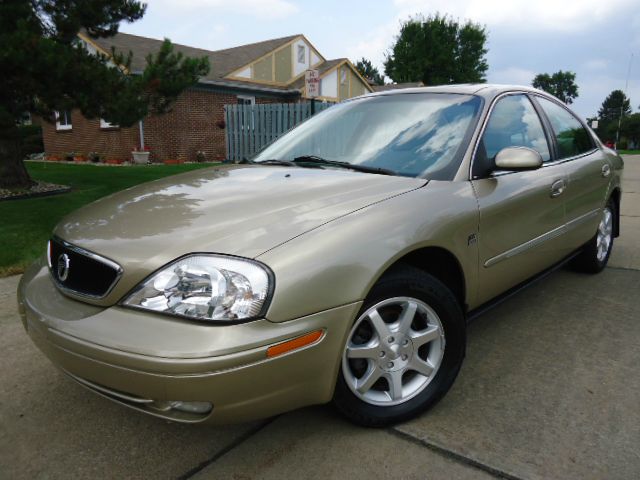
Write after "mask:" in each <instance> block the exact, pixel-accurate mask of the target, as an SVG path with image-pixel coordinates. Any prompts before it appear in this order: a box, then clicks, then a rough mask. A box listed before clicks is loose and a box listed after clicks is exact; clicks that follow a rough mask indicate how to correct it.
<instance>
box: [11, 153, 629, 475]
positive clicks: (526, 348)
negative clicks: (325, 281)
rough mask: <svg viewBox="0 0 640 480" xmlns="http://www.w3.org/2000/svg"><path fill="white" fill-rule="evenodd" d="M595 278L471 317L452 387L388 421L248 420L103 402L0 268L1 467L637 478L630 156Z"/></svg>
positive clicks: (530, 292) (333, 416)
mask: <svg viewBox="0 0 640 480" xmlns="http://www.w3.org/2000/svg"><path fill="white" fill-rule="evenodd" d="M625 167H626V168H625V176H624V184H623V188H624V193H623V200H622V209H621V213H622V217H621V218H622V222H621V226H622V236H621V237H620V238H619V239H617V240H616V242H615V243H614V251H613V254H612V257H611V259H610V263H609V267H608V268H607V269H605V271H604V272H602V273H601V274H599V275H595V276H591V275H582V274H578V273H574V272H572V271H570V270H567V269H562V270H559V271H557V272H555V273H554V274H552V275H550V276H549V277H547V278H546V279H544V280H542V281H540V282H538V283H536V284H535V285H533V286H531V287H529V288H528V289H526V290H525V291H523V292H521V293H519V294H518V295H516V296H515V297H512V298H511V299H509V300H507V301H506V302H504V303H503V304H501V305H500V306H498V307H497V308H495V309H493V310H492V311H490V312H488V313H486V314H485V315H483V316H482V317H480V318H479V319H477V320H476V321H475V322H474V323H473V324H472V325H471V326H470V327H469V335H468V349H467V358H466V360H465V363H464V365H463V367H462V370H461V372H460V376H459V377H458V379H457V381H456V383H455V384H454V386H453V388H452V390H451V391H450V392H449V393H448V394H447V396H446V397H445V398H444V399H443V401H441V402H440V403H439V404H438V405H437V406H436V407H435V408H433V409H432V410H431V411H429V412H427V413H425V414H424V415H422V416H420V417H419V418H416V419H414V420H412V421H410V422H407V423H405V424H402V425H398V426H395V427H393V428H388V429H382V430H372V429H364V428H360V427H356V426H353V425H351V424H350V423H348V422H346V421H345V420H344V419H343V418H342V417H341V416H340V415H339V414H338V413H336V412H335V411H334V410H333V409H332V408H331V407H330V406H317V407H310V408H305V409H301V410H298V411H295V412H291V413H288V414H285V415H281V416H279V417H276V418H272V419H268V420H264V421H260V422H254V423H250V424H243V425H231V426H226V427H210V426H202V425H200V426H198V425H195V426H194V425H181V424H175V423H171V422H167V421H164V420H160V419H157V418H153V417H148V416H146V415H143V414H140V413H137V412H134V411H131V410H129V409H127V408H124V407H121V406H119V405H116V404H113V403H111V402H109V401H108V400H105V399H103V398H102V397H99V396H97V395H95V394H93V393H91V392H89V391H86V390H85V389H83V388H82V387H80V386H78V385H76V384H75V383H73V382H72V381H70V380H69V379H67V378H66V377H64V375H62V374H61V373H59V372H58V371H57V370H56V369H55V368H54V367H53V366H52V365H51V364H50V363H49V361H48V360H46V359H45V358H44V356H43V355H42V354H41V353H40V352H39V351H38V350H37V349H36V348H35V347H34V346H33V345H32V344H31V341H30V340H29V339H28V338H27V336H26V334H25V333H24V331H23V328H22V325H21V323H20V320H19V318H18V314H17V309H16V306H15V289H16V286H17V283H18V277H8V278H0V365H1V366H0V478H1V479H5V478H6V479H9V478H11V479H21V478H29V479H31V478H42V479H63V478H64V479H70V478H88V477H91V478H96V479H100V478H141V479H142V478H154V479H155V478H174V479H175V478H182V479H187V478H196V479H218V478H233V479H253V478H256V479H257V478H261V479H262V478H265V479H278V480H280V479H282V478H289V477H303V478H309V479H314V478H318V479H320V478H322V479H324V478H350V479H351V480H354V479H359V478H428V479H441V478H442V479H458V478H459V479H476V478H479V479H483V478H512V479H543V478H562V479H630V478H639V477H640V448H639V447H638V446H639V445H640V409H639V408H638V406H639V405H640V375H638V371H640V304H639V303H638V298H637V297H636V295H637V294H638V292H640V156H636V157H627V158H626V164H625Z"/></svg>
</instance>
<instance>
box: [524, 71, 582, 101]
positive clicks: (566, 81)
mask: <svg viewBox="0 0 640 480" xmlns="http://www.w3.org/2000/svg"><path fill="white" fill-rule="evenodd" d="M532 85H533V86H534V87H535V88H539V89H540V90H544V91H545V92H547V93H550V94H551V95H554V96H555V97H556V98H558V99H560V100H562V101H563V102H564V103H566V104H567V105H569V104H571V103H573V100H574V99H576V98H578V85H576V74H575V73H573V72H563V71H562V70H558V71H557V72H556V73H554V74H552V75H549V74H548V73H539V74H538V75H536V76H535V78H534V79H533V82H532Z"/></svg>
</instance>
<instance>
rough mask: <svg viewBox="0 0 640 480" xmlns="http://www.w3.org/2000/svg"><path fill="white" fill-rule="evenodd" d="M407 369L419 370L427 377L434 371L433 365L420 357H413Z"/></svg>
mask: <svg viewBox="0 0 640 480" xmlns="http://www.w3.org/2000/svg"><path fill="white" fill-rule="evenodd" d="M407 369H408V370H413V371H415V372H418V373H419V374H420V375H424V376H425V377H429V376H431V374H432V373H433V366H432V365H430V364H429V363H427V362H425V361H424V360H422V359H420V358H418V357H414V358H413V360H412V361H411V363H410V364H409V365H408V366H407Z"/></svg>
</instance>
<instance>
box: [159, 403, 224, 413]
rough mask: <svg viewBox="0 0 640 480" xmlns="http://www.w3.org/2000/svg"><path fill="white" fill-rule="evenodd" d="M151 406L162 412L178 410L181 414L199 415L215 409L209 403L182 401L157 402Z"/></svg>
mask: <svg viewBox="0 0 640 480" xmlns="http://www.w3.org/2000/svg"><path fill="white" fill-rule="evenodd" d="M151 406H152V407H153V408H155V409H157V410H160V411H162V412H168V411H169V410H178V411H179V412H185V413H196V414H199V415H204V414H206V413H209V412H210V411H211V410H212V409H213V405H212V404H211V403H209V402H183V401H181V400H173V401H164V402H163V401H155V402H153V404H152V405H151Z"/></svg>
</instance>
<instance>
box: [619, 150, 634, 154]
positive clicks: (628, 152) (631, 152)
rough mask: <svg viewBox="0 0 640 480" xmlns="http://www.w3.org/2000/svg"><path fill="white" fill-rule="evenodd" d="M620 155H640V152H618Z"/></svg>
mask: <svg viewBox="0 0 640 480" xmlns="http://www.w3.org/2000/svg"><path fill="white" fill-rule="evenodd" d="M616 151H617V152H618V153H619V154H620V155H640V150H616Z"/></svg>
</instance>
